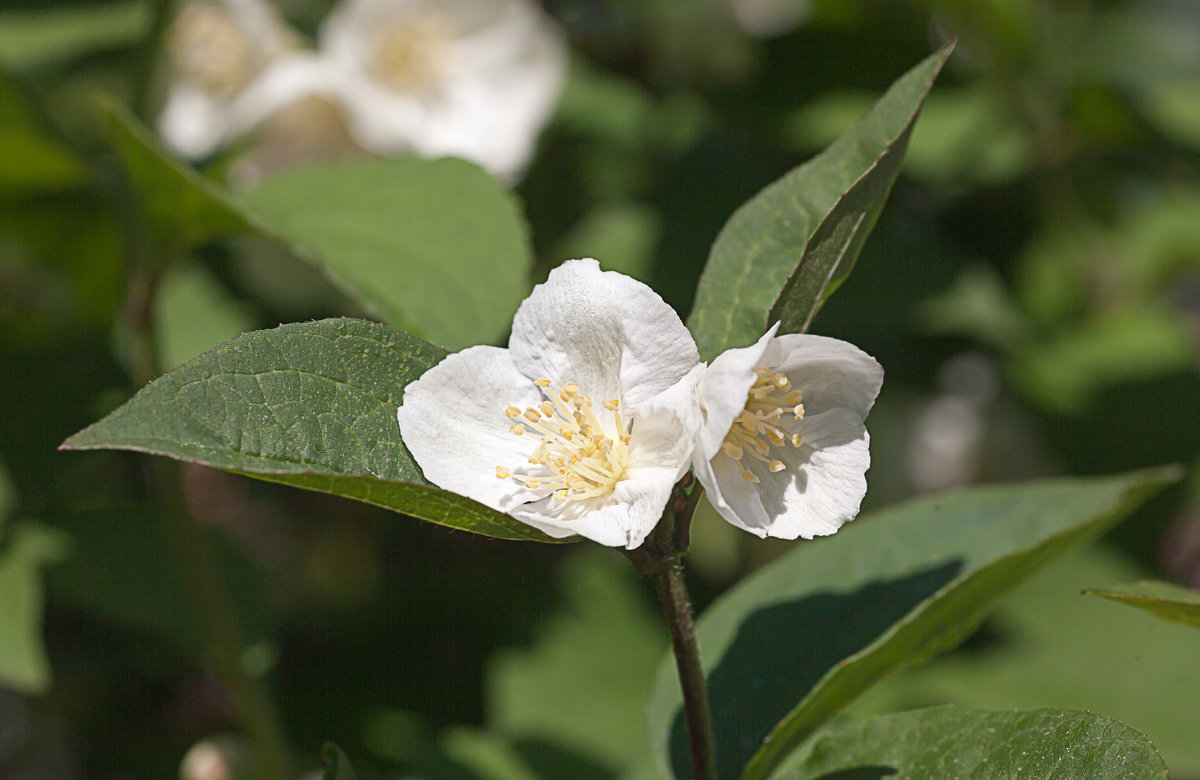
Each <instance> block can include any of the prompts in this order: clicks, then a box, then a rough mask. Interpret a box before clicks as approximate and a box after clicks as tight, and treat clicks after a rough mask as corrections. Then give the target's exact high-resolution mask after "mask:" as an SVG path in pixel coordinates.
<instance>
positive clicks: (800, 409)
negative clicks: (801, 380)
mask: <svg viewBox="0 0 1200 780" xmlns="http://www.w3.org/2000/svg"><path fill="white" fill-rule="evenodd" d="M792 414H794V415H796V419H797V420H803V419H804V404H796V406H795V407H794V408H793V409H792Z"/></svg>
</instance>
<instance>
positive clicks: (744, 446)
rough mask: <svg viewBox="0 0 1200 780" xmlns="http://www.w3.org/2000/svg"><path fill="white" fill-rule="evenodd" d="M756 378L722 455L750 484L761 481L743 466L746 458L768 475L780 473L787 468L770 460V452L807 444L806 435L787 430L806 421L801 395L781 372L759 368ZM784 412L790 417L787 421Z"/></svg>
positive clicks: (729, 433)
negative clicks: (763, 465)
mask: <svg viewBox="0 0 1200 780" xmlns="http://www.w3.org/2000/svg"><path fill="white" fill-rule="evenodd" d="M754 375H755V381H754V384H753V385H751V387H750V389H749V390H748V391H747V392H746V404H745V408H743V409H742V411H741V412H740V413H738V415H737V417H735V418H734V420H733V424H732V425H730V427H729V432H728V433H726V434H725V441H724V442H722V444H721V451H722V453H723V454H724V455H725V456H726V457H728V458H730V459H732V460H734V461H736V462H737V464H738V465H739V466H742V479H744V480H746V481H747V482H751V483H757V482H758V481H759V480H758V477H756V476H755V475H754V474H753V473H752V472H750V471H749V470H748V469H746V468H745V467H744V466H743V464H742V459H743V458H744V457H747V456H748V457H750V458H752V459H753V460H757V461H760V462H761V463H764V464H766V466H767V469H768V470H769V471H771V472H772V473H778V472H780V471H784V470H785V469H786V468H787V465H786V464H785V463H784V462H783V461H782V460H780V459H778V458H772V457H770V455H771V449H772V448H773V447H784V446H786V445H787V444H788V443H789V442H790V443H791V445H792V447H799V446H800V445H801V444H802V443H803V442H804V436H803V435H801V434H799V433H792V432H790V431H788V430H787V428H788V427H790V422H791V420H803V419H804V404H802V403H801V401H802V400H803V397H804V396H803V395H802V393H801V392H800V391H799V390H797V389H793V388H792V382H791V380H790V379H788V377H787V375H786V374H784V373H782V372H777V371H772V370H771V369H769V368H767V367H766V366H758V367H757V368H755V369H754ZM785 412H787V413H789V414H788V416H787V417H785V416H784V413H785Z"/></svg>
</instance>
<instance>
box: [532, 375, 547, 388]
mask: <svg viewBox="0 0 1200 780" xmlns="http://www.w3.org/2000/svg"><path fill="white" fill-rule="evenodd" d="M533 383H534V384H535V385H537V386H538V387H540V388H542V389H543V390H544V389H545V388H547V387H549V386H550V380H549V379H547V378H546V377H542V378H541V379H535V380H533Z"/></svg>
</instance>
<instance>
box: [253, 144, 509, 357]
mask: <svg viewBox="0 0 1200 780" xmlns="http://www.w3.org/2000/svg"><path fill="white" fill-rule="evenodd" d="M239 202H240V203H241V204H242V205H243V206H244V207H245V208H246V210H247V211H248V212H249V213H251V214H252V215H254V216H255V217H256V218H257V220H258V221H259V222H261V223H262V224H263V225H265V226H267V228H268V229H269V230H270V231H271V232H272V233H274V234H275V235H278V236H281V237H283V238H284V239H286V240H287V242H288V243H289V244H290V245H291V246H292V248H293V249H294V250H295V251H296V253H297V254H299V255H300V256H301V257H304V258H306V259H308V260H310V261H311V262H313V263H314V264H316V265H317V266H318V267H319V268H322V269H323V270H324V271H325V272H326V273H328V274H329V276H330V278H331V279H333V281H334V282H335V283H337V284H338V285H339V286H341V287H342V289H344V290H345V291H346V292H347V293H349V294H350V295H351V296H353V297H354V298H355V299H356V300H358V301H360V302H361V303H363V304H364V305H365V306H366V307H367V308H368V309H369V310H371V311H372V312H373V313H374V314H377V315H378V316H379V317H381V318H383V320H384V321H385V322H388V323H389V324H391V325H392V326H393V327H397V328H405V329H407V330H410V331H412V332H414V333H416V334H417V335H419V336H422V337H424V338H428V339H431V340H433V341H435V342H437V343H439V344H442V345H444V346H446V347H448V348H450V349H461V348H462V347H466V346H470V345H472V344H479V343H485V342H486V343H492V342H496V341H499V340H501V339H502V338H503V336H504V335H505V333H506V332H507V328H508V326H509V323H510V322H511V321H512V315H513V312H515V311H516V309H517V305H518V304H520V302H521V299H522V298H523V297H524V296H525V294H526V293H527V292H528V285H529V282H528V275H529V267H530V265H531V262H532V250H531V248H530V245H529V239H528V236H527V235H526V229H525V223H524V220H523V217H522V216H521V213H520V209H519V208H518V205H517V202H516V200H515V199H514V198H513V197H512V195H510V194H509V193H508V192H506V191H505V190H504V188H503V187H501V186H500V184H498V183H497V182H496V181H495V180H494V179H492V178H491V177H490V176H488V175H487V174H486V173H484V172H483V171H482V170H480V169H479V168H477V167H476V166H474V165H471V164H470V163H467V162H464V161H462V160H453V159H445V160H420V159H402V160H388V161H385V160H372V161H358V162H352V163H341V164H330V165H320V166H313V167H306V168H303V169H297V170H291V171H286V172H284V173H282V174H280V175H278V176H274V177H272V178H269V179H267V180H265V181H264V182H262V183H261V184H259V185H258V186H257V187H255V188H254V189H253V190H251V191H249V192H247V193H245V194H244V195H242V196H241V197H240V198H239Z"/></svg>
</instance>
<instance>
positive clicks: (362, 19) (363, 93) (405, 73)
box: [318, 0, 567, 180]
mask: <svg viewBox="0 0 1200 780" xmlns="http://www.w3.org/2000/svg"><path fill="white" fill-rule="evenodd" d="M318 37H319V44H320V49H321V53H322V57H323V58H325V60H326V61H327V62H328V64H329V66H330V67H331V69H332V71H333V74H334V76H333V77H334V78H335V79H336V80H337V84H338V86H337V90H338V97H339V99H340V101H341V103H342V106H343V108H344V110H345V112H346V114H347V119H348V126H349V129H350V131H351V133H353V135H354V137H355V140H356V141H357V142H358V143H359V144H360V145H361V146H362V147H363V148H365V149H367V150H368V151H371V152H375V153H377V154H383V155H393V154H416V155H419V156H422V157H437V156H455V157H462V158H465V159H467V160H471V161H472V162H475V163H477V164H479V165H480V166H482V167H484V168H486V169H488V170H489V171H491V172H492V173H493V174H495V175H497V176H499V177H502V178H505V179H508V180H512V179H515V178H516V177H517V176H518V175H519V174H520V172H521V171H522V170H523V169H524V167H525V165H526V164H527V163H528V161H529V159H530V157H531V156H532V154H533V150H534V148H535V144H536V141H537V136H538V134H539V132H540V131H541V129H542V126H543V125H545V123H546V121H547V120H548V119H549V117H550V114H551V112H552V111H553V109H554V106H555V104H556V103H557V100H558V94H559V92H560V90H561V88H562V84H563V81H564V78H565V75H566V62H567V51H566V44H565V41H564V38H563V35H562V33H561V31H560V30H559V29H558V27H557V26H556V25H555V24H554V23H553V22H552V21H551V20H550V19H549V17H547V16H546V15H545V14H544V13H543V12H542V11H541V10H540V8H539V7H538V6H537V5H535V4H534V3H533V2H530V0H343V2H342V3H341V4H340V5H338V6H337V7H335V8H334V9H333V10H332V11H330V13H329V15H328V16H327V17H326V19H325V21H324V23H323V24H322V26H321V29H320V32H319V36H318Z"/></svg>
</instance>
